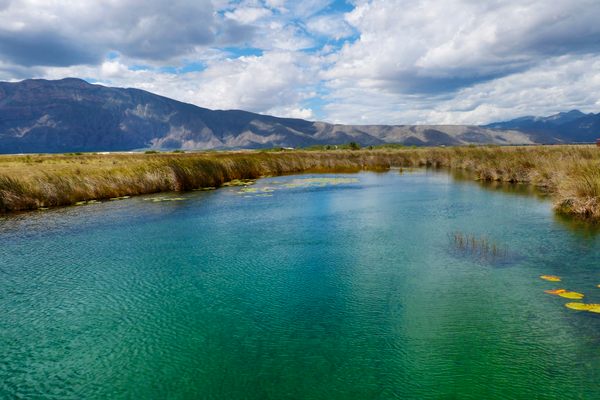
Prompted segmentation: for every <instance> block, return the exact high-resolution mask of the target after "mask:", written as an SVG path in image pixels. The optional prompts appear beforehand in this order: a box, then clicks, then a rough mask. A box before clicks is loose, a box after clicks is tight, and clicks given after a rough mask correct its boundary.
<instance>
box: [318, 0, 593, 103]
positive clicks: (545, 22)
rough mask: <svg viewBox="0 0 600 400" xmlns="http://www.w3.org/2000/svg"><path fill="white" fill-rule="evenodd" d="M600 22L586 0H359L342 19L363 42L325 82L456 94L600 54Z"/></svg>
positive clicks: (339, 61) (354, 45)
mask: <svg viewBox="0 0 600 400" xmlns="http://www.w3.org/2000/svg"><path fill="white" fill-rule="evenodd" d="M599 16H600V3H598V2H597V1H588V0H582V1H578V2H571V1H556V2H553V3H552V4H548V2H547V1H543V0H531V1H527V2H523V1H520V0H518V1H516V0H506V1H486V2H474V1H470V0H404V1H399V0H386V1H382V0H374V1H371V2H362V3H361V4H360V5H358V6H357V7H356V8H355V9H354V10H353V11H352V12H351V13H349V14H348V15H347V17H346V20H347V21H348V23H350V24H351V25H352V26H353V27H354V28H355V29H356V30H357V31H359V32H360V39H359V40H357V41H356V42H354V43H352V44H349V45H347V46H346V47H345V48H344V49H342V51H341V52H340V53H339V55H338V56H339V57H338V59H337V60H336V63H335V66H334V68H332V69H331V70H330V71H329V73H328V75H327V77H328V78H330V79H351V80H356V79H361V80H364V81H365V82H363V84H369V85H378V86H380V87H385V88H388V89H390V90H395V91H397V92H400V93H432V92H446V91H453V90H457V89H459V88H461V87H466V86H469V85H472V84H474V83H478V82H483V81H488V80H493V79H497V78H498V77H501V76H506V75H509V74H512V73H515V72H520V71H523V70H526V69H528V68H531V67H532V66H534V65H536V64H537V63H539V62H540V61H541V60H543V59H544V58H545V57H549V56H557V55H562V54H566V53H574V52H590V51H592V52H594V51H598V50H600V25H598V24H596V23H595V22H594V21H595V20H596V19H597V18H598V17H599ZM367 81H368V82H367Z"/></svg>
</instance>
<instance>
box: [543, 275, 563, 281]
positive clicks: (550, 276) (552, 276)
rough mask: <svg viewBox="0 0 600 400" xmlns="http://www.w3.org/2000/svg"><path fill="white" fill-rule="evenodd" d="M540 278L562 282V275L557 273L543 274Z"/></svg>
mask: <svg viewBox="0 0 600 400" xmlns="http://www.w3.org/2000/svg"><path fill="white" fill-rule="evenodd" d="M540 278H542V279H544V280H546V281H550V282H560V276H556V275H541V276H540Z"/></svg>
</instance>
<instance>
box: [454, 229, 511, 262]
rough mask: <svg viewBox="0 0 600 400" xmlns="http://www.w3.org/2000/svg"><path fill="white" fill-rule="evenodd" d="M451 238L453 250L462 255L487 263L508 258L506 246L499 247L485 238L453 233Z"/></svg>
mask: <svg viewBox="0 0 600 400" xmlns="http://www.w3.org/2000/svg"><path fill="white" fill-rule="evenodd" d="M451 238H452V242H453V244H454V248H455V249H456V250H458V251H459V252H461V253H462V254H468V255H470V256H475V257H477V258H480V259H484V260H489V261H500V260H502V259H505V258H507V257H508V247H507V246H502V245H499V244H498V243H496V242H494V241H492V240H490V239H488V238H487V237H485V236H475V235H467V234H465V233H463V232H454V233H453V234H452V235H451Z"/></svg>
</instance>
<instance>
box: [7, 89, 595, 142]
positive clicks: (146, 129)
mask: <svg viewBox="0 0 600 400" xmlns="http://www.w3.org/2000/svg"><path fill="white" fill-rule="evenodd" d="M582 114H583V113H582ZM583 115H584V116H588V115H589V114H583ZM592 115H593V114H592ZM599 115H600V114H599ZM572 117H573V118H572V119H573V121H571V123H573V122H576V121H578V120H579V119H580V118H574V117H579V116H578V115H577V116H575V115H572ZM526 118H527V117H526ZM582 118H583V117H582ZM527 121H529V120H527ZM509 122H510V121H507V122H505V123H496V124H490V125H487V126H473V125H343V124H331V123H327V122H321V121H307V120H303V119H297V118H282V117H274V116H270V115H263V114H256V113H252V112H248V111H243V110H210V109H208V108H203V107H199V106H196V105H193V104H189V103H184V102H180V101H177V100H174V99H170V98H168V97H164V96H160V95H157V94H154V93H151V92H147V91H144V90H141V89H135V88H115V87H107V86H102V85H98V84H91V83H88V82H86V81H84V80H81V79H78V78H65V79H61V80H45V79H28V80H24V81H21V82H0V153H32V152H71V151H127V150H139V149H169V150H174V149H185V150H192V149H236V148H270V147H305V146H310V145H323V144H341V143H348V142H351V141H354V142H357V143H359V144H361V145H380V144H386V143H400V144H406V145H418V146H427V145H465V144H472V143H474V144H487V143H490V144H533V143H536V142H543V141H544V140H547V141H549V142H552V143H554V142H561V141H562V140H563V138H562V137H561V136H560V135H558V134H555V133H554V132H552V135H550V136H544V135H542V134H540V133H539V132H536V131H530V132H528V131H527V129H524V130H521V129H516V128H509V127H504V126H502V125H498V124H506V123H509ZM544 123H546V122H544ZM513 125H515V126H520V125H519V124H516V123H513ZM521 125H524V123H521ZM554 125H556V124H554ZM525 128H527V127H525Z"/></svg>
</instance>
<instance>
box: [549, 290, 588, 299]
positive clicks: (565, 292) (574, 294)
mask: <svg viewBox="0 0 600 400" xmlns="http://www.w3.org/2000/svg"><path fill="white" fill-rule="evenodd" d="M544 293H547V294H552V295H555V296H560V297H564V298H565V299H572V300H581V299H583V298H584V297H585V295H584V294H583V293H578V292H571V291H569V290H566V289H555V290H544Z"/></svg>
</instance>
